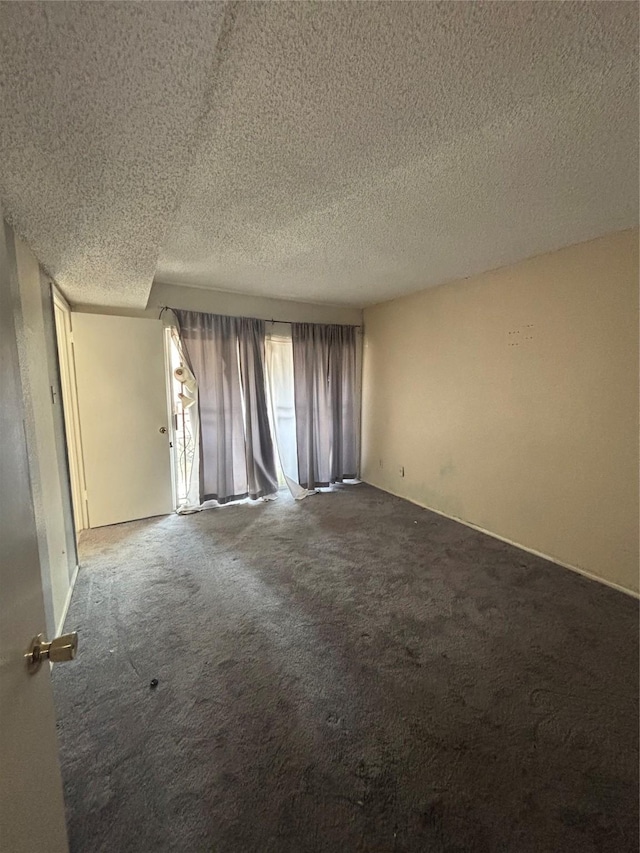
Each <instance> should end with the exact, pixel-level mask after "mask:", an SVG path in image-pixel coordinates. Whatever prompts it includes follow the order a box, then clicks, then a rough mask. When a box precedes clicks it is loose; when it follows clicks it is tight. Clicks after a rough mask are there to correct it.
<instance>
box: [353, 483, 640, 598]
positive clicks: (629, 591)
mask: <svg viewBox="0 0 640 853" xmlns="http://www.w3.org/2000/svg"><path fill="white" fill-rule="evenodd" d="M362 482H363V483H366V484H367V485H368V486H373V488H374V489H380V491H381V492H387V493H388V494H390V495H393V496H394V497H396V498H401V499H402V500H403V501H409V503H412V504H415V505H416V506H419V507H422V509H428V510H429V512H435V513H436V514H437V515H442V516H443V517H444V518H449V519H451V521H457V522H458V523H459V524H464V525H465V527H470V528H471V529H472V530H478V531H479V532H480V533H485V534H486V535H487V536H492V537H493V538H494V539H499V540H500V541H501V542H506V543H507V544H508V545H513V546H514V547H515V548H520V550H521V551H526V552H527V553H528V554H533V555H534V556H536V557H542V559H543V560H548V561H549V562H550V563H555V564H556V565H557V566H562V568H563V569H570V570H571V571H572V572H577V573H578V574H579V575H582V576H583V577H585V578H589V580H592V581H597V582H598V583H602V584H604V585H605V586H609V587H611V588H612V589H616V590H618V592H623V593H624V594H625V595H630V596H631V597H632V598H637V599H640V592H636V591H635V590H633V589H628V588H627V587H626V586H620V584H618V583H614V582H613V581H608V580H606V578H602V577H600V576H599V575H594V574H592V573H591V572H588V571H586V569H581V568H579V567H578V566H572V565H571V563H565V562H563V561H562V560H558V558H557V557H550V556H549V554H544V553H543V552H542V551H536V550H535V548H528V547H527V546H526V545H521V544H520V543H519V542H514V541H513V539H507V537H506V536H500V534H499V533H493V532H492V531H491V530H487V529H486V528H484V527H480V526H479V525H477V524H473V523H472V522H471V521H465V520H464V518H458V517H457V516H456V515H448V514H447V513H446V512H442V511H441V510H439V509H434V507H432V506H427V504H425V503H422V502H421V501H416V500H414V499H413V498H408V497H407V496H406V495H399V494H398V493H397V492H392V491H391V489H383V488H382V486H376V484H375V483H371V482H370V481H369V480H363V481H362Z"/></svg>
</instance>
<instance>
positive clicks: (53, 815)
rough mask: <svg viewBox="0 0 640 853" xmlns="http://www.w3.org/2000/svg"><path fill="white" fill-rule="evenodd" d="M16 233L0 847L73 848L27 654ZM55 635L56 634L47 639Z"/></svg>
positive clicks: (38, 628)
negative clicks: (69, 840)
mask: <svg viewBox="0 0 640 853" xmlns="http://www.w3.org/2000/svg"><path fill="white" fill-rule="evenodd" d="M15 275H16V263H15V252H14V245H13V233H12V231H11V229H10V228H9V227H8V226H5V225H4V222H3V220H2V212H1V211H0V391H1V393H2V406H0V418H1V424H2V442H0V497H1V502H0V541H1V542H2V547H1V548H0V720H2V725H1V726H0V849H1V850H3V851H4V850H6V851H11V853H34V852H35V851H47V853H65V851H67V850H68V845H67V834H66V827H65V818H64V803H63V798H62V780H61V776H60V766H59V762H58V745H57V737H56V728H55V714H54V707H53V695H52V690H51V676H50V670H49V666H48V665H44V666H41V667H40V669H39V670H38V672H37V673H36V674H34V675H31V674H29V672H28V671H27V668H26V664H25V659H24V655H25V652H26V651H27V649H28V647H29V643H30V641H31V639H32V638H33V637H34V636H35V635H36V634H39V633H40V632H42V631H44V630H45V612H44V600H43V594H42V579H41V573H40V564H39V558H38V543H37V537H36V527H35V517H34V510H33V503H32V500H31V489H30V483H29V469H28V461H27V445H26V438H25V425H24V410H23V400H22V387H21V383H20V370H19V366H18V352H17V346H16V332H15V319H14V313H13V312H14V304H13V302H12V299H11V279H10V277H11V276H15ZM49 639H51V638H49Z"/></svg>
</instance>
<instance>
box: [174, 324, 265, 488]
mask: <svg viewBox="0 0 640 853" xmlns="http://www.w3.org/2000/svg"><path fill="white" fill-rule="evenodd" d="M175 313H176V316H177V317H178V321H179V323H180V335H181V338H182V341H183V345H184V348H185V351H186V353H187V354H188V357H189V361H190V363H191V369H192V371H193V374H194V376H195V377H196V381H197V383H198V402H199V410H200V497H201V501H207V500H216V501H218V502H219V503H227V502H228V501H232V500H239V499H240V498H245V497H250V498H253V499H256V498H259V497H263V496H264V495H269V494H273V493H274V492H276V491H277V488H278V482H277V476H276V469H275V456H274V450H273V442H272V439H271V432H270V430H269V420H268V413H267V403H266V396H265V380H264V322H263V321H262V320H248V319H245V318H239V317H223V316H219V315H217V314H202V313H199V312H195V311H179V310H177V311H176V312H175Z"/></svg>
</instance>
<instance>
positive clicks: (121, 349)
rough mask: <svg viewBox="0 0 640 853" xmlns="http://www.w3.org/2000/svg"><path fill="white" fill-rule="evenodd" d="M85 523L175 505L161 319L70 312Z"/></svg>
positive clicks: (122, 518) (157, 512)
mask: <svg viewBox="0 0 640 853" xmlns="http://www.w3.org/2000/svg"><path fill="white" fill-rule="evenodd" d="M71 323H72V336H73V352H74V358H75V368H76V383H77V391H78V409H79V414H80V440H81V442H82V456H83V459H84V476H85V487H86V493H87V507H88V516H89V518H88V521H89V527H102V526H103V525H105V524H116V523H118V522H121V521H132V520H133V519H135V518H148V517H150V516H153V515H164V514H166V513H170V512H171V511H172V510H173V487H172V481H171V458H170V449H169V438H170V432H169V428H168V427H169V424H168V416H167V385H166V376H165V351H164V334H163V326H162V323H161V322H160V320H147V319H142V318H137V317H135V318H133V317H112V316H107V315H104V314H78V313H76V312H73V313H72V315H71Z"/></svg>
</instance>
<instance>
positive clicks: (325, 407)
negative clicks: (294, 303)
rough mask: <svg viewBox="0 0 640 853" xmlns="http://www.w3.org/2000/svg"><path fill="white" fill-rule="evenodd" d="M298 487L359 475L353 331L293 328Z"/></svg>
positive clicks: (314, 326)
mask: <svg viewBox="0 0 640 853" xmlns="http://www.w3.org/2000/svg"><path fill="white" fill-rule="evenodd" d="M291 335H292V340H293V373H294V387H295V408H296V438H297V443H298V475H299V478H300V479H299V482H300V485H301V486H304V487H305V488H308V489H312V488H314V487H315V486H327V485H329V484H330V483H336V482H337V483H339V482H342V480H344V479H353V478H355V477H356V476H357V470H358V460H357V412H356V327H355V326H326V325H319V324H312V323H292V324H291Z"/></svg>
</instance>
